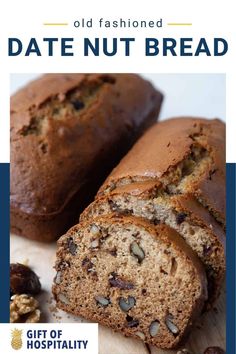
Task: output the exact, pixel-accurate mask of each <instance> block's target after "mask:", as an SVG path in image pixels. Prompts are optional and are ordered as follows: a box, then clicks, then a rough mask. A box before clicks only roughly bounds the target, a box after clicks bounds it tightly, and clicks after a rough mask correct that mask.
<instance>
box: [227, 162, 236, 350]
mask: <svg viewBox="0 0 236 354" xmlns="http://www.w3.org/2000/svg"><path fill="white" fill-rule="evenodd" d="M235 178H236V164H234V163H227V164H226V186H227V194H226V202H227V204H226V205H227V213H226V214H227V243H226V250H227V251H226V285H227V286H226V308H227V312H226V353H227V354H231V353H232V354H235V353H236V347H235V300H236V299H235V296H236V295H235V275H236V272H235V269H236V267H235V264H236V263H235V237H236V234H235V218H236V213H235V197H236V193H235V184H236V179H235Z"/></svg>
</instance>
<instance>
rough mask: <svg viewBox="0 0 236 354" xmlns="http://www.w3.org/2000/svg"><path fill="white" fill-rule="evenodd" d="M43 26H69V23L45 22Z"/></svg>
mask: <svg viewBox="0 0 236 354" xmlns="http://www.w3.org/2000/svg"><path fill="white" fill-rule="evenodd" d="M43 25H44V26H68V23H67V22H62V23H50V22H45V23H44V24H43Z"/></svg>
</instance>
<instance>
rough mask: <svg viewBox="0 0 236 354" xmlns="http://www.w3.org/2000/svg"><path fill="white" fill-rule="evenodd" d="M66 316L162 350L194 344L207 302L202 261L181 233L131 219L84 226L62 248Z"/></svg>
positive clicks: (59, 277)
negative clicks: (192, 332)
mask: <svg viewBox="0 0 236 354" xmlns="http://www.w3.org/2000/svg"><path fill="white" fill-rule="evenodd" d="M56 270H57V274H56V277H55V280H54V286H53V293H54V296H55V299H56V301H57V305H58V307H59V308H61V309H62V310H65V311H67V312H70V313H72V314H75V315H79V316H83V317H85V318H87V319H90V320H93V321H96V322H99V323H102V324H104V325H107V326H109V327H112V328H113V329H114V330H117V331H121V332H122V333H123V334H124V335H126V336H132V337H136V338H141V339H142V340H144V341H145V342H147V343H150V344H153V345H156V346H158V347H160V348H175V347H177V346H178V345H179V344H180V343H181V342H182V341H183V339H184V338H185V337H186V335H187V333H188V331H189V328H190V327H191V324H192V323H193V321H194V320H195V319H196V318H197V317H198V315H199V314H200V313H201V311H202V308H203V306H204V303H205V301H206V299H207V281H206V276H205V271H204V269H203V267H202V264H201V262H200V261H199V259H198V258H197V257H196V255H195V254H194V252H193V251H192V250H191V248H190V247H189V246H188V245H187V244H186V243H185V242H184V241H183V239H182V238H181V237H180V236H179V235H178V233H177V232H176V231H174V230H173V229H171V228H169V227H167V226H166V225H157V226H154V225H151V224H150V223H148V222H146V221H144V220H142V219H139V218H136V217H127V216H120V217H115V216H111V217H109V216H106V217H100V218H97V219H94V220H93V221H92V222H90V221H86V222H82V223H80V224H78V225H76V226H75V227H73V228H71V229H70V230H69V231H68V232H67V233H66V234H65V235H64V236H62V237H61V238H60V240H59V241H58V251H57V262H56Z"/></svg>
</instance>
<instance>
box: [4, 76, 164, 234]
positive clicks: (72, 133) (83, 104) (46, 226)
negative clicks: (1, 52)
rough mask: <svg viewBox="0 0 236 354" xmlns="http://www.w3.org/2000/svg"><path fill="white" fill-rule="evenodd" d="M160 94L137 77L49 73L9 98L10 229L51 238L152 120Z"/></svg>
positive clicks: (68, 222)
mask: <svg viewBox="0 0 236 354" xmlns="http://www.w3.org/2000/svg"><path fill="white" fill-rule="evenodd" d="M161 102H162V95H161V93H160V92H158V91H157V90H155V89H154V88H153V87H152V85H151V84H150V83H149V82H147V81H145V80H143V79H142V78H141V77H139V76H137V75H130V74H114V75H113V74H112V75H110V74H108V75H104V74H50V75H45V76H43V77H41V78H39V79H38V80H36V81H34V82H32V83H30V84H29V85H27V86H26V87H24V88H23V89H21V90H20V91H18V92H17V93H16V94H15V95H14V96H13V97H12V98H11V199H10V200H11V230H12V231H13V232H15V233H17V234H20V235H24V236H26V237H28V238H31V239H35V240H39V241H51V240H53V239H55V238H57V237H59V236H60V235H61V234H62V233H64V232H65V231H66V230H67V229H68V227H70V226H71V225H73V224H74V223H75V222H76V220H77V218H78V211H80V210H83V208H84V207H85V206H86V204H88V202H89V201H90V200H91V198H92V196H93V195H94V194H95V192H96V190H97V188H98V187H99V186H100V184H101V182H102V180H103V179H104V177H105V176H106V175H107V174H108V173H109V171H110V170H111V169H112V168H113V167H114V166H115V164H116V163H117V162H118V161H119V159H120V158H121V157H122V155H124V154H125V153H126V152H127V150H128V149H129V148H130V146H131V145H132V144H133V142H134V141H135V140H136V139H137V137H138V136H139V135H140V134H141V133H142V132H143V131H144V130H145V129H146V128H147V127H148V126H150V125H151V124H152V123H154V122H155V120H156V119H157V116H158V113H159V110H160V106H161Z"/></svg>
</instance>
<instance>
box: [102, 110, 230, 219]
mask: <svg viewBox="0 0 236 354" xmlns="http://www.w3.org/2000/svg"><path fill="white" fill-rule="evenodd" d="M195 143H196V144H199V145H200V146H201V147H202V148H204V149H205V150H206V152H207V154H209V157H210V159H211V162H210V163H209V164H208V165H206V168H205V169H204V171H203V173H201V174H200V175H199V178H197V179H196V180H191V182H190V183H189V184H188V185H187V186H186V190H187V192H188V193H191V194H192V195H194V196H195V197H196V198H197V199H198V200H199V201H200V202H201V203H202V204H203V205H204V206H205V207H207V208H208V209H209V211H210V212H212V214H213V215H216V216H217V217H218V219H219V220H220V222H221V223H222V224H225V124H224V123H223V122H222V121H220V120H219V119H213V120H207V119H204V118H194V117H179V118H173V119H168V120H166V121H164V122H161V123H159V124H156V125H154V126H153V127H151V128H150V129H149V130H148V132H146V134H145V135H144V136H143V137H141V138H140V139H139V141H138V142H137V143H136V144H135V145H134V146H133V148H132V149H131V150H130V151H129V153H128V154H127V155H126V156H125V157H124V158H123V159H122V161H121V162H120V163H119V165H118V166H117V167H116V168H115V169H114V170H113V171H112V173H111V174H110V175H109V176H108V178H107V180H106V181H105V182H104V184H103V185H102V186H101V188H100V190H99V192H98V194H97V196H98V197H100V196H101V195H103V194H105V193H106V192H108V193H109V192H110V189H111V187H112V188H115V187H116V186H117V185H119V183H122V180H124V179H128V178H130V181H135V182H137V181H144V180H145V181H147V180H151V181H152V180H157V181H159V182H160V180H161V179H162V178H163V177H164V176H165V175H166V174H167V173H168V171H170V169H172V168H174V169H175V168H176V166H177V165H178V164H180V163H181V162H182V161H184V160H185V159H186V158H187V157H188V156H190V157H191V153H192V151H191V147H192V146H193V144H195Z"/></svg>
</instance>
